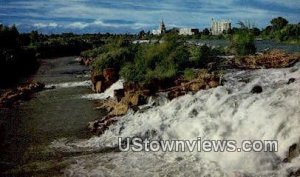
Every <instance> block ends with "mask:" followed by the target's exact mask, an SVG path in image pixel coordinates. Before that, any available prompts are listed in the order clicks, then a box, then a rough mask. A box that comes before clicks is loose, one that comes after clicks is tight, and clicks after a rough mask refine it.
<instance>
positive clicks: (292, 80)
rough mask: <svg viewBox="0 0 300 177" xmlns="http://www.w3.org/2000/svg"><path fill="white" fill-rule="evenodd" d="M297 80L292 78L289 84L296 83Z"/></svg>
mask: <svg viewBox="0 0 300 177" xmlns="http://www.w3.org/2000/svg"><path fill="white" fill-rule="evenodd" d="M295 81H296V79H295V78H290V79H289V81H288V83H287V84H291V83H294V82H295Z"/></svg>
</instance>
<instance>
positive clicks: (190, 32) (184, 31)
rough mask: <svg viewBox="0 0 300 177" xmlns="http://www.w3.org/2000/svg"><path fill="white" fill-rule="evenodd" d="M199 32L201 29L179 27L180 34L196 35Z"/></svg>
mask: <svg viewBox="0 0 300 177" xmlns="http://www.w3.org/2000/svg"><path fill="white" fill-rule="evenodd" d="M198 33H199V29H193V28H181V29H179V35H195V34H198Z"/></svg>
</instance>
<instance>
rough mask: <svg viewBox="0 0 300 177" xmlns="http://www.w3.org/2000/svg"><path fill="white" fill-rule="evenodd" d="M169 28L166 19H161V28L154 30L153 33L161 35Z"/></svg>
mask: <svg viewBox="0 0 300 177" xmlns="http://www.w3.org/2000/svg"><path fill="white" fill-rule="evenodd" d="M166 31H167V29H166V25H165V23H164V21H161V23H160V25H159V28H158V29H157V30H152V34H154V35H161V34H164V33H166Z"/></svg>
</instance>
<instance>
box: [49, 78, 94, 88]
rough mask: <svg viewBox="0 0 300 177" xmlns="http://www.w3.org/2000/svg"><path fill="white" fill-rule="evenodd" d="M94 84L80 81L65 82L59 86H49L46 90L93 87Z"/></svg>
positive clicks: (88, 81)
mask: <svg viewBox="0 0 300 177" xmlns="http://www.w3.org/2000/svg"><path fill="white" fill-rule="evenodd" d="M91 85H92V82H91V81H90V80H86V81H78V82H63V83H58V84H48V85H46V86H45V88H52V87H55V88H71V87H87V86H91Z"/></svg>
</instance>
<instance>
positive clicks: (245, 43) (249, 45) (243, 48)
mask: <svg viewBox="0 0 300 177" xmlns="http://www.w3.org/2000/svg"><path fill="white" fill-rule="evenodd" d="M230 49H231V51H232V52H233V53H235V54H238V55H248V54H254V53H255V52H256V47H255V43H254V37H253V35H252V34H251V33H249V32H248V31H244V32H240V33H237V34H234V35H233V36H232V38H231V41H230Z"/></svg>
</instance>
